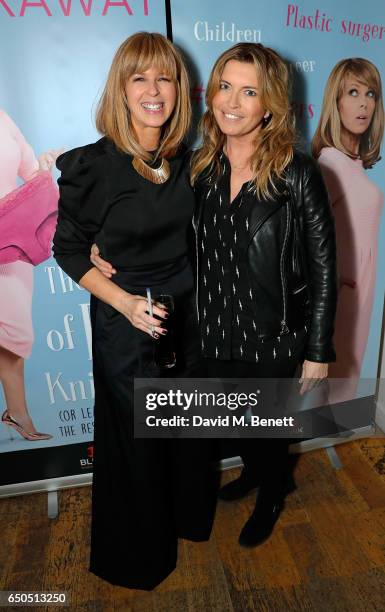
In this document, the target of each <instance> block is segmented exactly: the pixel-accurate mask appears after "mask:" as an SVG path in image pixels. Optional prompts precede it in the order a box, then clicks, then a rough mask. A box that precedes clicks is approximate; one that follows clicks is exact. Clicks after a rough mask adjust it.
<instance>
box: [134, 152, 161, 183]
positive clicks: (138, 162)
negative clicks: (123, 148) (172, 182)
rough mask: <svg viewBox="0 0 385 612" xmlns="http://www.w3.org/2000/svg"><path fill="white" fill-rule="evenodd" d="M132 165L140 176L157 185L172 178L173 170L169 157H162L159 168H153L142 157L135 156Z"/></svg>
mask: <svg viewBox="0 0 385 612" xmlns="http://www.w3.org/2000/svg"><path fill="white" fill-rule="evenodd" d="M132 165H133V166H134V168H135V170H136V171H137V173H138V174H140V176H142V177H143V178H144V179H146V180H147V181H151V183H155V184H156V185H161V184H162V183H165V182H166V181H168V179H169V178H170V174H171V170H170V164H169V163H168V161H167V159H164V158H162V163H161V164H160V166H159V168H151V166H149V165H148V164H146V162H145V161H143V159H141V158H140V157H134V159H133V160H132Z"/></svg>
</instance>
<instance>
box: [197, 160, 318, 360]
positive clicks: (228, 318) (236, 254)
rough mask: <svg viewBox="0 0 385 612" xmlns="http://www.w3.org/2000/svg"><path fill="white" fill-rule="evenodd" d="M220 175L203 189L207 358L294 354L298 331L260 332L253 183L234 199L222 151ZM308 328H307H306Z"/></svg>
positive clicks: (202, 285) (203, 305)
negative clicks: (264, 335) (252, 274)
mask: <svg viewBox="0 0 385 612" xmlns="http://www.w3.org/2000/svg"><path fill="white" fill-rule="evenodd" d="M220 163H221V167H222V172H221V175H220V177H219V179H217V180H215V179H214V178H212V179H210V178H209V179H208V182H207V187H206V188H205V189H203V190H202V192H201V193H202V197H203V198H204V205H203V232H202V240H201V244H200V245H198V246H199V249H200V253H199V255H200V258H199V259H200V274H199V277H200V283H199V311H200V324H201V335H202V351H203V355H204V357H210V358H215V359H224V360H228V359H239V360H244V361H249V362H250V361H251V362H254V363H256V362H259V361H260V360H261V359H263V360H264V361H265V360H266V359H269V360H274V359H277V358H290V357H291V347H292V346H293V342H295V340H296V337H297V334H298V333H300V332H292V333H290V334H286V335H284V336H278V337H277V338H274V339H272V340H271V339H269V340H265V341H262V340H261V339H260V338H258V336H257V335H256V323H255V308H256V306H255V303H256V301H255V299H254V296H253V289H252V286H251V283H250V281H249V277H248V267H247V246H248V240H249V238H248V228H249V218H250V212H251V209H252V207H253V206H256V205H257V202H256V198H255V192H254V186H253V183H252V182H251V181H250V182H248V183H244V184H243V185H242V188H241V190H240V192H239V193H238V195H237V196H236V197H235V198H234V200H233V201H232V202H231V203H230V172H231V168H230V162H229V160H228V158H227V156H226V155H225V154H224V153H222V154H221V157H220ZM303 331H304V332H306V330H303Z"/></svg>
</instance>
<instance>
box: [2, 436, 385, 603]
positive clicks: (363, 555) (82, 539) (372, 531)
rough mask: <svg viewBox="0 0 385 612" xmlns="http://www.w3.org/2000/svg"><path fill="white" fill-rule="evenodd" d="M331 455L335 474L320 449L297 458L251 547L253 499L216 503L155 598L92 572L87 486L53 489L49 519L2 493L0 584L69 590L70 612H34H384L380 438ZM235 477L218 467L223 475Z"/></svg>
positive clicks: (31, 503)
mask: <svg viewBox="0 0 385 612" xmlns="http://www.w3.org/2000/svg"><path fill="white" fill-rule="evenodd" d="M337 452H338V455H339V457H340V459H341V461H342V463H343V469H341V470H335V469H334V468H333V467H332V465H331V464H330V462H329V459H328V457H327V455H326V452H325V451H324V450H317V451H313V452H311V453H306V454H304V455H301V456H300V458H299V461H298V463H297V466H296V471H295V478H296V481H297V484H298V489H297V491H295V492H294V493H293V494H291V495H290V496H289V497H288V499H287V503H286V508H285V510H284V512H283V513H282V515H281V517H280V520H279V522H278V524H277V526H276V529H275V531H274V534H273V536H272V537H271V539H270V540H268V541H267V542H266V543H265V544H263V545H262V546H260V547H258V548H255V549H252V550H246V549H241V548H240V547H239V546H238V544H237V538H238V534H239V531H240V529H241V527H242V525H243V523H244V521H245V520H246V518H247V517H248V515H249V512H250V511H251V509H252V507H253V497H249V498H247V499H246V500H243V501H242V502H233V503H225V502H220V503H219V504H218V509H217V515H216V521H215V527H214V532H213V534H212V537H211V539H210V541H209V542H204V543H201V544H195V543H190V542H186V541H181V542H180V546H179V560H178V567H177V569H176V571H175V572H174V573H173V574H172V575H171V576H169V578H167V580H165V581H164V582H163V583H162V585H160V586H159V587H158V588H157V589H155V590H154V591H152V592H150V593H146V592H142V591H130V590H127V589H124V588H119V587H112V586H110V585H109V584H108V583H106V582H104V581H102V580H100V579H98V578H96V577H95V576H93V575H92V574H89V573H88V571H87V569H86V568H87V563H88V552H89V549H88V546H89V516H90V488H82V489H72V490H67V491H62V492H60V515H59V517H58V518H57V519H55V520H49V519H48V518H47V517H46V503H47V500H46V495H30V496H25V497H18V498H11V499H5V500H1V501H0V533H1V546H0V567H1V572H0V573H1V575H0V590H19V591H20V590H33V591H37V590H47V591H53V590H56V591H62V590H64V591H66V592H67V593H68V595H69V598H70V602H71V603H70V606H69V608H62V607H60V608H41V607H40V608H34V609H37V610H48V609H50V610H53V609H59V610H68V609H69V610H71V611H72V610H74V611H76V612H82V611H86V610H87V611H88V610H90V611H92V612H99V611H100V612H109V611H112V610H119V611H120V610H122V611H135V612H139V611H141V612H206V611H207V612H227V611H233V610H235V611H236V612H248V611H251V610H258V611H259V610H261V611H266V612H275V611H277V612H281V611H282V612H286V611H291V610H292V611H295V612H301V611H305V610H306V611H307V610H316V611H318V610H319V611H322V612H333V611H336V612H337V611H338V612H344V611H345V610H346V611H349V612H351V611H357V612H361V611H362V612H364V611H365V612H369V611H371V610H373V611H379V612H384V610H385V441H384V439H381V438H377V439H370V440H359V441H356V442H350V443H347V444H344V445H340V446H338V447H337ZM237 473H238V470H230V471H228V472H225V473H224V474H223V479H224V481H227V480H230V479H232V478H233V477H234V476H236V474H237ZM7 609H9V608H7ZM15 609H20V608H15ZM24 609H26V610H27V609H31V608H24Z"/></svg>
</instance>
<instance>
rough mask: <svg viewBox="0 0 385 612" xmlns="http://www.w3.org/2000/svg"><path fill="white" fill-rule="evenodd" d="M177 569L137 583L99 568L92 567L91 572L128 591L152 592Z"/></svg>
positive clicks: (170, 569) (173, 568)
mask: <svg viewBox="0 0 385 612" xmlns="http://www.w3.org/2000/svg"><path fill="white" fill-rule="evenodd" d="M175 568H176V565H173V566H172V567H170V568H169V569H168V570H166V571H165V572H164V573H162V575H161V576H158V577H157V578H156V579H154V580H147V581H145V580H138V581H137V582H135V581H133V580H127V577H123V576H119V575H117V574H111V573H110V572H108V571H106V570H104V569H100V568H97V567H95V566H93V565H92V566H90V567H89V571H90V572H91V574H95V576H97V577H98V578H101V579H102V580H105V581H106V582H109V583H110V584H112V585H114V586H119V587H124V588H126V589H136V590H140V591H152V590H153V589H155V587H157V586H159V584H161V582H163V580H165V579H166V578H167V577H168V576H169V575H170V574H171V573H172V572H173V571H174V570H175Z"/></svg>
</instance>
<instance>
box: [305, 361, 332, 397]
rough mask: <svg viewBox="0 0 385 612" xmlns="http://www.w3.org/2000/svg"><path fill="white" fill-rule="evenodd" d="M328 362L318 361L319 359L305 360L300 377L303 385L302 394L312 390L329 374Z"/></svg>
mask: <svg viewBox="0 0 385 612" xmlns="http://www.w3.org/2000/svg"><path fill="white" fill-rule="evenodd" d="M328 368H329V364H328V363H318V362H317V361H307V360H305V361H304V362H303V366H302V374H301V378H300V379H299V384H300V385H301V389H300V392H299V393H300V395H304V394H305V393H306V392H307V391H311V390H312V389H314V387H316V386H317V385H318V384H319V383H320V382H321V381H322V380H324V379H325V378H326V377H327V375H328Z"/></svg>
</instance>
